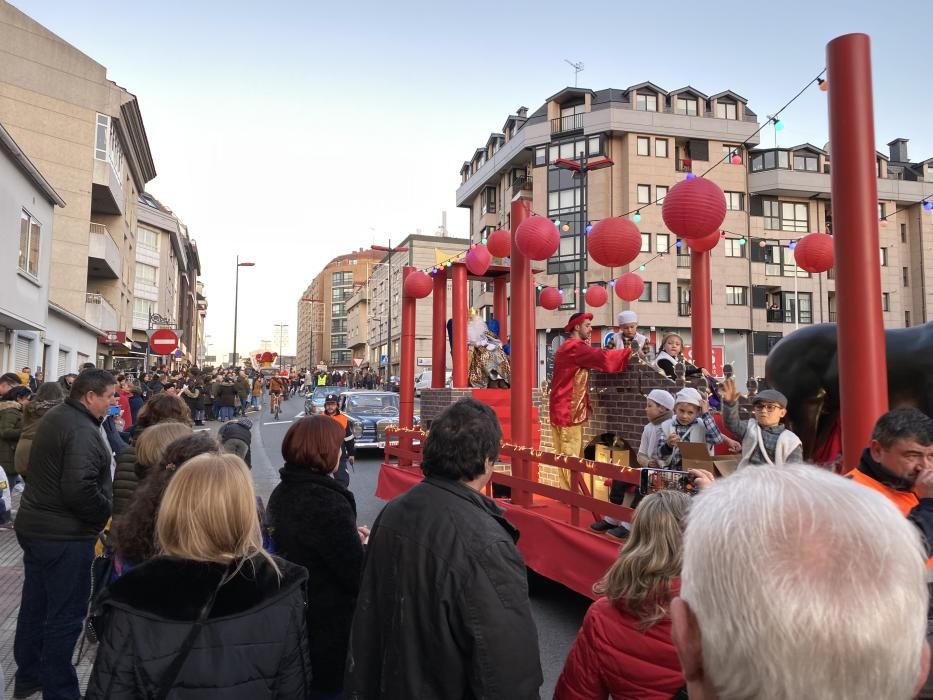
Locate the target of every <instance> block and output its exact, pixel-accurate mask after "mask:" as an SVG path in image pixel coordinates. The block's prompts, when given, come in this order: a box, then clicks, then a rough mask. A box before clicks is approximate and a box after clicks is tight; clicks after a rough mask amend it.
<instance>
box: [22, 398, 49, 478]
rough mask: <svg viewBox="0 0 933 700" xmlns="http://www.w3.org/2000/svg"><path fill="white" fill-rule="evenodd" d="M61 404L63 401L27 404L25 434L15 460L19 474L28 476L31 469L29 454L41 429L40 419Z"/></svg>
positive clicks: (24, 415)
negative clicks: (28, 470) (27, 472)
mask: <svg viewBox="0 0 933 700" xmlns="http://www.w3.org/2000/svg"><path fill="white" fill-rule="evenodd" d="M60 403H61V401H30V402H29V403H27V404H26V407H25V408H24V409H23V432H22V433H20V436H19V442H18V443H17V445H16V456H15V458H14V460H13V461H14V463H15V465H16V473H17V474H20V475H21V476H25V475H26V470H27V467H29V452H30V450H31V449H32V440H33V438H34V437H35V436H36V431H37V430H38V429H39V419H40V418H42V416H44V415H45V414H46V413H48V412H49V410H50V409H52V408H55V407H56V406H58V404H60Z"/></svg>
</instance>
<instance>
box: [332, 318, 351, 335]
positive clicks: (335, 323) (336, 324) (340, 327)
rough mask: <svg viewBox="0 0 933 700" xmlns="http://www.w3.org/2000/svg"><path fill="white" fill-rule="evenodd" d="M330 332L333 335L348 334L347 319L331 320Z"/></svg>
mask: <svg viewBox="0 0 933 700" xmlns="http://www.w3.org/2000/svg"><path fill="white" fill-rule="evenodd" d="M330 332H331V333H346V332H347V319H345V318H334V319H331V322H330Z"/></svg>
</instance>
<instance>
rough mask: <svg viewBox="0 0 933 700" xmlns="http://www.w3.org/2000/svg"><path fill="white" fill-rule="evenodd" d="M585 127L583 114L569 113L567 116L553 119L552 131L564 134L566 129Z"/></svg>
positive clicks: (573, 129) (574, 129)
mask: <svg viewBox="0 0 933 700" xmlns="http://www.w3.org/2000/svg"><path fill="white" fill-rule="evenodd" d="M582 129H583V115H582V114H569V115H567V116H566V117H557V119H552V120H551V133H552V134H562V133H564V132H566V131H578V130H582Z"/></svg>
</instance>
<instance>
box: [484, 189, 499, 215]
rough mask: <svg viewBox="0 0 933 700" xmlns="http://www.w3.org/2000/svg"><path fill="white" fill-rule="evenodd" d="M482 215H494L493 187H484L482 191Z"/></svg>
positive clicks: (494, 197) (494, 199)
mask: <svg viewBox="0 0 933 700" xmlns="http://www.w3.org/2000/svg"><path fill="white" fill-rule="evenodd" d="M483 213H484V214H495V213H496V188H495V187H486V188H485V189H484V190H483Z"/></svg>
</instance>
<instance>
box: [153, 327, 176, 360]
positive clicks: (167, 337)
mask: <svg viewBox="0 0 933 700" xmlns="http://www.w3.org/2000/svg"><path fill="white" fill-rule="evenodd" d="M149 347H150V348H151V349H152V352H153V354H155V355H171V354H172V353H173V352H175V350H176V349H177V348H178V335H177V334H176V333H175V331H173V330H169V329H168V328H160V329H159V330H157V331H153V332H152V334H151V335H150V336H149Z"/></svg>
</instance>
